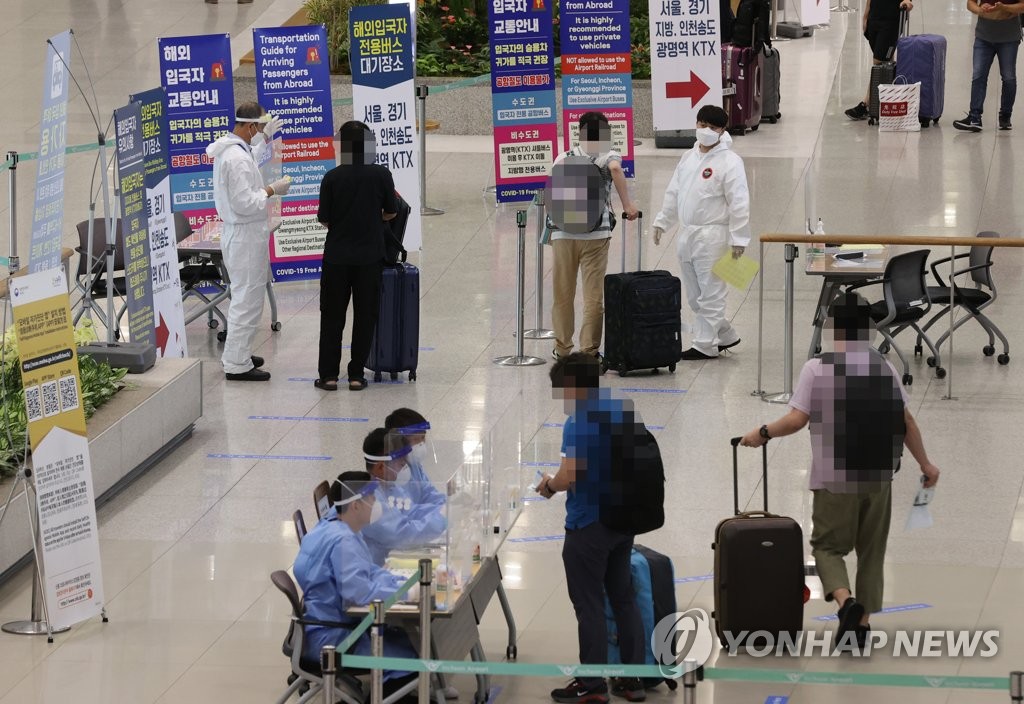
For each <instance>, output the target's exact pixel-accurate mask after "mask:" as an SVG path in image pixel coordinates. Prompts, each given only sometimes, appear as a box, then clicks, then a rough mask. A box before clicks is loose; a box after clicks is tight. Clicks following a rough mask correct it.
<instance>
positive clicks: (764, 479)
mask: <svg viewBox="0 0 1024 704" xmlns="http://www.w3.org/2000/svg"><path fill="white" fill-rule="evenodd" d="M742 439H743V438H741V437H740V438H733V439H732V440H730V441H729V442H730V443H732V509H733V514H734V515H736V516H739V515H741V514H740V477H739V466H740V458H739V446H740V440H742ZM761 458H762V459H761V487H762V490H763V492H764V511H763V513H765V514H766V515H771V514H768V443H765V444H764V445H762V446H761ZM753 513H761V512H757V511H754V512H753Z"/></svg>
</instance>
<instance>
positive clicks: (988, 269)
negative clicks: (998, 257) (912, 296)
mask: <svg viewBox="0 0 1024 704" xmlns="http://www.w3.org/2000/svg"><path fill="white" fill-rule="evenodd" d="M978 237H999V233H998V232H979V233H978ZM994 249H995V247H986V246H984V245H976V246H974V247H971V251H970V252H965V253H964V254H958V255H956V257H943V258H942V259H936V260H935V261H934V262H932V264H931V270H932V276H934V277H935V280H936V281H938V282H939V285H938V286H929V287H928V297H929V298H930V299H931V302H932V303H934V304H935V305H938V306H943V308H942V310H940V311H939V312H938V313H936V314H935V315H934V316H932V319H931V320H929V321H928V322H927V323H925V325H924V327H923V328H921V329H922V330H924V331H925V332H927V331H928V328H930V327H931V326H932V325H933V324H935V323H937V322H939V321H940V320H942V318H944V317H945V316H946V315H948V313H949V308H950V295H951V287H950V286H949V285H948V284H947V283H946V281H945V279H943V278H942V276H941V275H940V274H939V269H938V268H939V265H940V264H946V263H949V269H950V271H949V273H948V274H947V275H948V276H960V275H962V274H968V273H969V274H970V275H971V281H972V283H974V284H975V287H973V288H972V287H961V286H957V287H956V296H954V297H953V302H952V305H953V306H954V307H956V308H963V309H964V310H965V311H967V315H965V316H963V317H961V318H960V319H959V320H957V321H956V322H954V323H953V329H954V330H956V329H957V328H959V327H960V326H961V325H963V324H964V323H966V322H967V321H968V320H976V321H977V322H978V325H980V326H981V327H982V328H983V329H984V330H985V332H987V333H988V344H987V345H985V346H984V347H983V348H982V349H981V351H982V353H983V354H984V355H985V356H986V357H991V356H992V355H994V354H995V353H996V347H995V344H996V337H998V338H999V340H1000V342H1002V343H1003V353H1002V354H1001V355H999V356H998V357H996V361H997V362H999V363H1000V364H1009V363H1010V343H1009V342H1007V340H1006V335H1004V334H1003V332H1002V330H1000V329H999V328H998V327H996V324H995V323H993V322H992V321H991V320H990V319H989V318H988V317H987V316H986V315H985V314H984V313H982V312H981V311H982V310H984V309H985V308H988V307H989V306H990V305H992V303H993V302H994V301H995V300H996V284H995V282H994V281H993V280H992V251H993V250H994ZM965 257H967V261H968V266H967V268H966V269H954V265H953V260H954V259H963V258H965ZM948 337H949V330H948V329H947V330H946V331H945V332H943V333H942V336H941V337H940V338H939V339H938V340H937V341H936V342H935V346H936V347H938V348H940V349H941V348H942V343H943V342H945V341H946V339H947V338H948ZM914 352H915V353H920V352H921V343H920V341H918V344H917V347H916V348H914ZM926 361H927V362H928V366H933V365H934V364H935V360H934V359H932V358H931V357H929V358H928V359H927V360H926Z"/></svg>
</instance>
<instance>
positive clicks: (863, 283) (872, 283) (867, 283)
mask: <svg viewBox="0 0 1024 704" xmlns="http://www.w3.org/2000/svg"><path fill="white" fill-rule="evenodd" d="M881 283H884V279H872V280H871V281H861V282H860V283H859V284H853V285H851V286H847V287H846V291H847V292H850V291H853V290H855V289H858V288H864V287H865V286H877V285H878V284H881Z"/></svg>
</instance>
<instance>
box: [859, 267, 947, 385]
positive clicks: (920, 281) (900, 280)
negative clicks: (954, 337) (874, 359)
mask: <svg viewBox="0 0 1024 704" xmlns="http://www.w3.org/2000/svg"><path fill="white" fill-rule="evenodd" d="M930 252H931V250H928V249H919V250H916V251H913V252H907V253H906V254H900V255H897V256H895V257H893V258H892V259H890V260H889V263H888V264H886V266H885V273H884V274H883V275H882V279H881V280H880V281H866V282H864V283H862V284H854V285H853V286H849V287H847V289H846V290H847V291H853V290H854V289H858V288H863V287H865V286H873V285H877V284H881V285H882V295H883V296H884V298H883V299H882V300H881V301H876V302H875V303H872V304H871V319H872V320H874V321H875V327H877V328H878V332H879V333H880V334H881V335H882V338H883V342H882V343H881V344H880V345H879V346H878V349H879V351H880V352H883V353H884V352H886V351H887V349H888V348H890V347H891V348H892V349H894V350H896V354H897V355H898V356H899V358H900V361H901V362H902V363H903V384H904V385H905V386H910V385H911V384H912V383H914V376H913V375H912V374H911V373H910V363H909V362H908V361H907V358H906V356H905V355H904V354H903V352H902V351H901V350H900V348H899V347H897V346H896V342H895V341H894V340H893V338H894V337H896V335H898V334H899V333H900V332H902V331H903V330H905V329H906V328H912V329H913V330H914V331H916V332H917V335H918V340H922V341H924V343H925V344H926V345H928V349H930V350H931V351H932V355H933V357H934V358H935V359H934V361H935V375H936V376H937V377H938V378H940V379H942V378H943V377H945V376H946V370H945V369H943V368H942V365H941V361H940V357H939V351H938V348H936V346H935V345H934V343H932V341H931V339H929V337H928V335H926V334H925V332H924V331H923V330H922V329H921V328H920V326H919V325H918V321H920V320H921V319H922V318H923V317H924V316H926V315H927V314H928V311H929V310H931V302H930V300H929V298H928V286H927V283H926V281H925V262H926V261H927V260H928V254H929V253H930Z"/></svg>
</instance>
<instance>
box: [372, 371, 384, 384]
mask: <svg viewBox="0 0 1024 704" xmlns="http://www.w3.org/2000/svg"><path fill="white" fill-rule="evenodd" d="M383 378H384V377H383V376H381V373H380V372H374V373H373V383H375V384H379V383H380V382H381V379H383Z"/></svg>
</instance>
